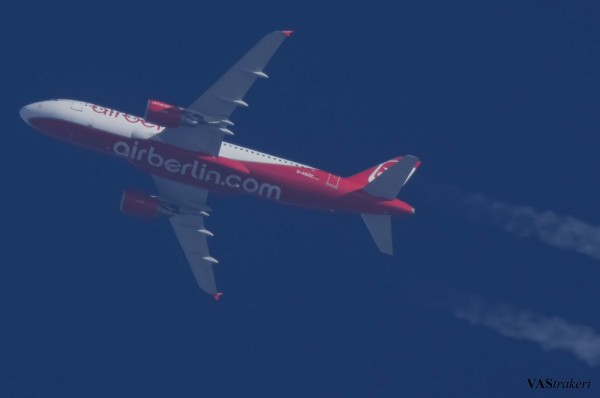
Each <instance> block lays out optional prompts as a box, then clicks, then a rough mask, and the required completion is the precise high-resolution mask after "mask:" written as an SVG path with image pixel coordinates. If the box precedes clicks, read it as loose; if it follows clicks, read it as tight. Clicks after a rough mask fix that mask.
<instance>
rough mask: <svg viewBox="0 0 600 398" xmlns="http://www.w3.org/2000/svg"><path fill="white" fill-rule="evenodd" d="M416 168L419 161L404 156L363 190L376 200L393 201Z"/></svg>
mask: <svg viewBox="0 0 600 398" xmlns="http://www.w3.org/2000/svg"><path fill="white" fill-rule="evenodd" d="M417 167H419V159H417V158H416V157H414V156H410V155H407V156H404V157H403V158H402V159H400V160H399V161H397V162H396V163H394V164H392V165H391V166H390V167H389V168H387V169H386V170H385V171H383V172H382V173H381V174H379V175H378V176H377V178H375V179H373V180H372V181H370V182H369V183H368V184H367V185H365V187H364V188H363V190H365V191H366V192H368V193H369V194H371V195H373V196H376V197H378V198H384V199H394V198H395V197H396V196H398V193H399V192H400V189H401V188H402V187H403V186H404V184H406V182H407V181H408V179H409V178H410V177H411V176H412V175H413V173H414V172H415V170H416V169H417Z"/></svg>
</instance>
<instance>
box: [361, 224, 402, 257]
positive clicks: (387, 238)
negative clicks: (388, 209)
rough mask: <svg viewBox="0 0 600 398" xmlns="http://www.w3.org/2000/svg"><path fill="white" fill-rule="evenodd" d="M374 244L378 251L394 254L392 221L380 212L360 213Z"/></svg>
mask: <svg viewBox="0 0 600 398" xmlns="http://www.w3.org/2000/svg"><path fill="white" fill-rule="evenodd" d="M361 217H362V219H363V220H364V222H365V224H366V225H367V228H368V229H369V232H370V233H371V236H372V237H373V240H375V244H376V245H377V248H378V249H379V251H380V252H382V253H385V254H389V255H390V256H391V255H393V254H394V244H393V242H392V221H391V217H390V216H388V215H380V214H361Z"/></svg>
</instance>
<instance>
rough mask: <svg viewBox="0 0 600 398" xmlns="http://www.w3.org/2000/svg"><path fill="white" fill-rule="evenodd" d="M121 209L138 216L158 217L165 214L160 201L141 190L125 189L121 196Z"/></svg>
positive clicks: (146, 217)
mask: <svg viewBox="0 0 600 398" xmlns="http://www.w3.org/2000/svg"><path fill="white" fill-rule="evenodd" d="M119 210H121V211H122V212H123V213H125V214H127V215H130V216H133V217H137V218H145V219H150V218H157V217H158V216H159V215H161V214H164V211H163V209H162V208H161V203H160V201H159V200H158V199H157V198H155V197H152V196H150V195H148V194H145V193H143V192H139V191H129V190H128V191H124V192H123V196H121V205H120V206H119Z"/></svg>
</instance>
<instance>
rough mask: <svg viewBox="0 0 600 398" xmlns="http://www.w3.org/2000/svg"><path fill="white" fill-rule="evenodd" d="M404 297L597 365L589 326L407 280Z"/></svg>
mask: <svg viewBox="0 0 600 398" xmlns="http://www.w3.org/2000/svg"><path fill="white" fill-rule="evenodd" d="M403 295H404V297H405V298H407V299H411V300H414V301H415V302H417V303H420V304H422V305H425V306H427V307H429V308H434V309H440V310H443V311H448V312H450V313H452V314H453V315H454V316H455V317H456V318H458V319H461V320H465V321H467V322H469V323H470V324H471V325H475V326H486V327H488V328H490V329H492V330H494V331H496V332H497V333H499V334H501V335H503V336H506V337H510V338H513V339H516V340H522V341H529V342H533V343H536V344H538V345H540V346H541V347H542V349H543V350H546V351H549V350H557V351H566V352H569V353H571V354H573V355H575V357H577V358H578V359H579V360H581V361H583V362H585V363H586V364H587V365H589V366H596V365H599V364H600V334H598V333H596V332H595V331H594V329H592V328H591V327H589V326H585V325H577V324H573V323H570V322H568V321H566V320H564V319H561V318H558V317H553V316H552V317H548V316H544V315H541V314H537V313H535V312H532V311H526V310H517V309H514V308H512V307H510V306H508V305H506V304H494V303H489V302H486V301H485V300H484V299H482V298H481V297H479V296H477V295H474V294H471V293H466V292H459V291H456V290H454V289H451V288H450V287H448V286H446V285H445V284H442V283H436V282H433V281H427V280H422V279H420V278H416V277H410V276H409V277H407V278H406V279H405V281H404V289H403Z"/></svg>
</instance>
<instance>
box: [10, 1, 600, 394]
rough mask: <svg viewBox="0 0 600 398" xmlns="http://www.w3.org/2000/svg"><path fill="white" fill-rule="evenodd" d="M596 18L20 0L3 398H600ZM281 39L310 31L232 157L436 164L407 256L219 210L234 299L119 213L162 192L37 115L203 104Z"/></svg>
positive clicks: (169, 236)
mask: <svg viewBox="0 0 600 398" xmlns="http://www.w3.org/2000/svg"><path fill="white" fill-rule="evenodd" d="M599 11H600V10H599V7H598V5H597V4H596V2H591V1H578V2H556V1H528V2H509V1H493V2H487V1H486V2H468V1H465V2H462V1H460V2H453V4H449V3H448V2H419V4H418V5H416V4H413V2H405V3H397V4H396V3H392V2H388V3H384V2H369V4H368V5H365V4H363V3H359V2H356V4H352V3H344V4H342V3H335V4H334V3H331V4H328V5H323V4H320V3H317V2H314V3H312V2H295V3H292V2H264V1H262V2H260V1H258V2H252V4H250V3H246V2H227V1H225V2H215V3H210V4H202V5H196V4H195V3H194V2H190V3H187V4H186V3H181V4H179V3H176V4H170V5H168V6H158V5H152V4H146V5H144V6H143V7H136V6H132V5H122V4H118V3H115V4H108V3H95V4H94V5H92V6H85V7H84V6H82V5H81V4H79V3H71V4H62V5H61V4H53V3H40V4H38V5H35V4H32V3H27V4H26V5H17V4H16V3H15V4H12V5H9V6H8V7H7V9H6V10H5V12H4V13H3V15H2V16H1V17H0V18H1V19H2V24H0V25H1V26H2V27H1V28H0V29H2V33H3V35H4V36H5V37H7V38H9V40H3V44H2V46H3V50H4V51H3V54H5V61H4V63H3V67H2V68H3V72H4V73H3V74H2V75H3V76H2V77H3V79H4V82H3V88H4V92H5V95H4V106H3V112H4V115H5V120H7V121H8V122H7V124H8V128H7V131H6V133H5V135H4V137H5V141H4V151H3V156H2V158H3V161H4V162H5V166H4V167H3V170H4V180H5V181H4V183H5V187H6V191H5V193H4V195H2V201H3V204H4V206H3V207H4V209H5V214H4V225H5V237H4V245H5V246H4V261H2V263H3V266H2V267H0V284H1V285H0V298H1V299H0V314H1V315H0V316H1V317H2V318H1V322H0V395H1V396H3V397H38V396H40V397H41V396H44V397H53V396H56V397H79V396H82V395H85V396H89V397H96V396H97V397H106V396H116V397H120V396H123V397H125V396H179V397H197V396H214V397H217V396H219V397H220V396H348V397H350V396H357V397H363V396H377V397H380V396H381V397H387V396H389V397H396V396H459V397H464V396H489V397H493V396H498V397H505V396H525V395H528V394H531V391H529V387H528V385H527V378H533V377H538V378H546V377H553V378H566V379H568V378H570V377H574V378H576V379H581V380H589V379H591V380H592V389H597V388H599V387H598V386H595V383H600V377H599V372H598V369H599V366H600V363H598V362H597V360H598V358H600V354H599V352H600V348H599V347H598V344H600V343H599V342H598V341H599V340H600V337H599V336H600V317H598V312H597V305H596V303H597V302H598V300H599V299H600V293H599V291H598V289H597V280H598V278H600V263H599V259H598V257H597V256H596V253H597V250H598V247H600V242H599V241H598V238H597V236H598V234H599V232H598V230H597V228H596V226H597V225H600V217H599V215H598V210H597V208H598V206H597V202H598V200H597V198H598V194H599V191H598V186H599V184H598V182H599V181H598V173H597V170H599V169H600V161H599V160H598V156H597V148H598V147H599V144H600V138H599V137H600V135H599V134H598V131H599V129H598V109H599V104H600V101H599V100H600V98H599V96H598V92H599V89H600V79H599V75H598V70H599V67H600V59H599V56H598V54H599V50H600V48H599V43H600V28H599V26H598V23H597V21H598V18H599V17H600V15H599ZM282 28H284V29H288V28H289V29H294V30H295V31H296V32H295V34H294V35H293V36H292V38H291V39H290V40H287V41H286V42H285V43H284V44H283V46H282V48H281V49H280V51H279V52H278V53H277V54H276V56H275V58H274V59H273V60H272V62H271V64H270V65H269V66H268V68H267V71H268V73H269V75H270V79H268V80H266V81H259V82H258V84H257V85H256V86H255V87H254V88H253V90H252V91H251V92H250V93H249V95H248V96H247V98H246V99H247V102H249V103H250V108H248V109H243V110H240V111H237V112H236V113H235V114H234V116H233V119H234V121H235V122H236V127H237V128H236V136H235V139H233V140H232V142H233V143H237V144H241V145H244V146H249V147H252V148H255V149H258V150H260V151H266V152H272V153H275V154H278V155H281V156H283V157H286V158H290V159H294V160H297V161H300V162H302V163H306V164H311V165H315V166H317V167H320V168H322V169H325V170H329V171H332V172H334V173H338V174H340V175H343V176H347V175H351V174H354V173H356V172H358V171H360V170H363V169H365V168H367V167H369V166H372V165H374V164H377V163H378V162H380V161H383V160H385V159H389V158H391V157H393V156H397V155H402V154H406V153H410V154H414V155H416V156H419V157H420V158H421V159H422V161H423V164H422V167H421V168H420V169H419V171H418V173H416V174H415V176H414V177H413V179H411V181H410V183H409V185H407V186H406V188H405V189H404V190H403V191H402V193H401V198H402V199H403V200H406V201H407V202H408V203H410V204H411V205H413V206H414V207H415V208H416V209H417V215H416V216H415V217H413V218H411V219H408V220H405V221H401V220H398V221H397V222H396V223H395V225H394V234H395V245H396V252H397V255H396V256H395V257H386V256H384V255H381V254H379V253H378V252H377V250H376V248H375V245H374V244H373V242H372V241H371V238H370V237H369V235H368V232H367V230H366V228H365V227H364V226H363V225H362V221H361V220H360V218H359V217H357V216H351V215H337V214H335V215H332V214H328V213H322V212H315V211H312V210H303V209H297V208H288V207H283V206H276V205H272V204H270V203H265V202H260V201H258V200H255V199H251V198H246V197H218V196H212V197H211V198H210V202H209V204H210V206H211V207H213V208H214V215H213V217H211V218H210V221H209V224H210V225H209V226H210V229H211V230H212V231H214V232H215V235H216V237H215V239H213V240H212V241H211V248H212V253H214V255H215V256H216V257H217V258H219V260H220V262H221V263H220V264H219V268H218V269H217V271H216V272H217V278H218V283H219V286H220V288H221V289H222V290H223V291H224V292H225V295H224V297H223V300H222V301H220V302H218V303H215V302H213V301H212V300H210V298H209V297H207V296H205V295H204V294H203V293H202V292H201V291H200V290H199V289H198V288H197V286H196V285H195V281H194V279H193V277H192V275H191V272H190V270H189V269H188V267H187V264H186V263H185V258H184V256H183V254H182V253H181V252H180V249H179V247H178V244H177V241H176V238H175V236H174V234H173V233H172V232H171V230H170V228H169V226H168V224H167V223H166V222H164V221H159V222H156V223H140V222H139V221H136V220H133V219H130V218H127V217H126V216H125V215H123V214H121V213H120V212H119V211H118V204H119V199H120V195H121V192H122V190H123V189H125V188H130V187H135V188H139V189H144V190H147V191H148V192H154V191H153V189H154V188H153V186H152V184H151V181H150V178H149V177H147V176H144V175H143V174H141V173H139V172H137V171H135V170H133V169H131V168H130V167H128V166H127V165H126V164H124V163H120V162H117V161H114V160H111V159H107V158H103V157H102V156H100V155H97V154H95V153H91V152H86V151H83V150H80V149H74V148H71V147H68V146H65V145H63V144H61V143H60V142H56V141H53V140H51V139H49V138H47V137H45V136H42V135H40V134H38V133H36V132H34V131H33V130H32V129H31V128H29V127H28V126H27V125H26V124H24V123H23V122H22V121H21V120H20V119H19V117H18V110H19V108H20V107H21V106H23V105H25V104H27V103H30V102H34V101H38V100H43V99H49V98H76V99H82V100H86V101H89V102H94V103H98V104H101V105H106V106H110V107H112V108H115V109H119V110H123V111H126V112H129V113H133V114H142V113H143V110H144V106H145V103H146V100H147V99H148V98H156V99H159V100H164V101H166V102H169V103H175V104H180V105H185V104H187V103H189V102H191V101H192V100H193V99H195V98H196V97H197V96H198V95H200V94H201V93H202V92H203V90H204V89H206V88H207V87H208V86H209V85H210V84H212V82H213V81H214V80H215V79H217V78H218V77H219V76H220V75H221V74H222V73H224V71H225V70H227V68H228V67H229V66H231V65H232V64H233V63H234V62H235V61H236V60H237V59H238V58H239V57H240V56H241V55H242V54H243V53H244V52H245V51H247V50H248V49H249V48H250V47H251V46H252V45H253V44H254V43H255V42H256V41H258V40H259V39H260V38H261V37H263V36H264V34H266V33H268V32H270V31H272V30H276V29H282ZM475 194H478V195H482V196H478V197H475V196H473V195H475ZM474 198H479V199H477V200H474ZM524 209H527V210H524ZM568 217H571V218H568ZM535 336H538V337H535ZM539 336H545V337H539ZM576 343H579V344H580V345H581V344H583V346H584V347H585V348H583V349H579V351H578V350H577V349H576V348H573V347H574V346H575V345H576ZM594 386H595V387H594ZM573 394H575V395H577V396H579V394H581V392H573ZM575 395H574V396H575Z"/></svg>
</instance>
